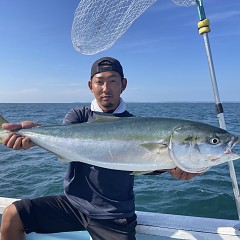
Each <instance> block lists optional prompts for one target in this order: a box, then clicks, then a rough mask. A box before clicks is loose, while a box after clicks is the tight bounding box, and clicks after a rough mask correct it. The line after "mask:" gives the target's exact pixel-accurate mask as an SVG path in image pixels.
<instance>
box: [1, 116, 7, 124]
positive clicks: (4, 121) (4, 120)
mask: <svg viewBox="0 0 240 240" xmlns="http://www.w3.org/2000/svg"><path fill="white" fill-rule="evenodd" d="M3 123H8V121H7V120H6V119H5V118H4V117H3V116H2V115H0V126H2V124H3Z"/></svg>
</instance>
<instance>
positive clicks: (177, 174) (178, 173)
mask: <svg viewBox="0 0 240 240" xmlns="http://www.w3.org/2000/svg"><path fill="white" fill-rule="evenodd" d="M166 172H168V173H170V174H171V175H172V176H173V177H174V178H177V179H180V180H189V179H191V178H193V177H195V176H199V175H201V174H202V173H188V172H184V171H183V170H181V169H180V168H178V167H175V168H173V169H168V170H166Z"/></svg>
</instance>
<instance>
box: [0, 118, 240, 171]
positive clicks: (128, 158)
mask: <svg viewBox="0 0 240 240" xmlns="http://www.w3.org/2000/svg"><path fill="white" fill-rule="evenodd" d="M4 122H6V120H5V119H4V118H3V117H1V118H0V123H1V124H2V123H4ZM17 133H18V134H20V135H22V136H26V137H28V138H29V139H30V140H31V141H32V142H34V143H35V144H36V145H37V146H39V147H41V148H44V149H46V150H47V151H49V152H52V153H53V154H55V155H56V156H58V157H59V158H60V159H61V160H64V161H68V162H72V161H79V162H84V163H87V164H90V165H95V166H98V167H103V168H109V169H115V170H124V171H141V172H151V171H155V170H161V169H171V168H174V167H176V166H177V167H179V168H181V169H182V170H183V171H186V172H190V173H199V172H204V171H206V170H207V169H209V168H210V167H212V166H215V165H218V164H221V163H224V162H228V161H232V160H236V159H238V158H240V155H238V154H235V153H233V152H232V148H233V146H234V145H235V144H236V143H237V142H238V141H239V138H238V137H237V136H234V135H232V134H230V133H229V132H227V131H225V130H223V129H221V128H218V127H215V126H212V125H209V124H205V123H200V122H195V121H189V120H181V119H172V118H158V117H130V118H117V117H110V118H109V117H100V118H99V119H97V120H96V121H94V122H90V123H80V124H70V125H55V126H42V127H35V128H30V129H21V130H19V131H18V132H17ZM7 134H9V132H8V131H6V130H4V129H1V128H0V143H2V140H3V138H4V137H5V136H7Z"/></svg>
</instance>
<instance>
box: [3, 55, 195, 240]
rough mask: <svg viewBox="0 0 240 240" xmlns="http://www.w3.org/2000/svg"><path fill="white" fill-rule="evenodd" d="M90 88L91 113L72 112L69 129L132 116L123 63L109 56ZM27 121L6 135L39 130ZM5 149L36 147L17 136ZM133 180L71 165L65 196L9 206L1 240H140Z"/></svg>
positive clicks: (100, 62)
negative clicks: (34, 239)
mask: <svg viewBox="0 0 240 240" xmlns="http://www.w3.org/2000/svg"><path fill="white" fill-rule="evenodd" d="M88 86H89V89H90V90H91V92H92V93H93V94H94V97H95V99H94V100H93V101H92V104H91V109H89V108H85V107H84V108H82V109H72V110H71V111H70V112H69V113H68V114H67V115H66V116H65V118H64V123H65V124H74V123H82V122H88V121H94V119H95V118H96V115H97V114H99V112H101V113H103V114H105V113H107V114H113V115H115V116H118V117H132V116H133V115H132V114H130V113H129V112H128V111H127V110H126V106H125V103H124V101H123V100H122V99H121V97H120V95H121V93H122V92H123V91H124V90H125V89H126V86H127V79H126V78H124V74H123V69H122V66H121V64H120V62H119V61H118V60H116V59H114V58H110V57H104V58H101V59H99V60H97V61H96V62H95V63H94V64H93V65H92V68H91V79H90V80H89V82H88ZM36 125H37V123H35V122H32V121H24V122H22V123H20V124H3V128H5V129H7V130H16V129H21V128H29V127H33V126H36ZM3 143H4V145H6V146H8V147H10V148H13V149H15V150H19V149H28V148H30V147H32V146H34V144H33V143H32V142H31V141H30V140H29V139H28V138H26V137H21V136H19V135H16V134H14V133H12V134H9V136H8V137H6V138H5V139H4V142H3ZM168 172H169V173H170V174H171V175H172V176H174V177H176V178H179V179H182V180H187V179H190V178H192V177H193V176H194V175H196V174H190V173H186V172H183V171H181V170H180V169H178V168H175V169H172V170H168ZM133 184H134V177H133V176H132V175H131V174H130V172H126V171H117V170H110V169H104V168H100V167H95V166H90V165H88V164H85V163H81V162H71V163H70V164H69V168H68V171H67V173H66V176H65V179H64V195H61V196H47V197H42V198H37V199H32V200H30V199H23V200H21V201H17V202H14V203H13V204H11V205H10V206H8V207H7V208H6V209H5V211H4V213H3V216H2V226H1V240H23V239H24V236H25V233H30V232H38V233H54V232H66V231H81V230H87V231H88V232H89V233H90V235H91V237H92V239H93V240H132V239H135V227H136V224H137V222H136V215H135V204H134V193H133Z"/></svg>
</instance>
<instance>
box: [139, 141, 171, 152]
mask: <svg viewBox="0 0 240 240" xmlns="http://www.w3.org/2000/svg"><path fill="white" fill-rule="evenodd" d="M140 146H141V147H143V148H145V149H146V150H147V151H149V152H156V153H161V151H162V150H166V149H167V147H168V146H167V145H166V144H163V143H144V144H141V145H140Z"/></svg>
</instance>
